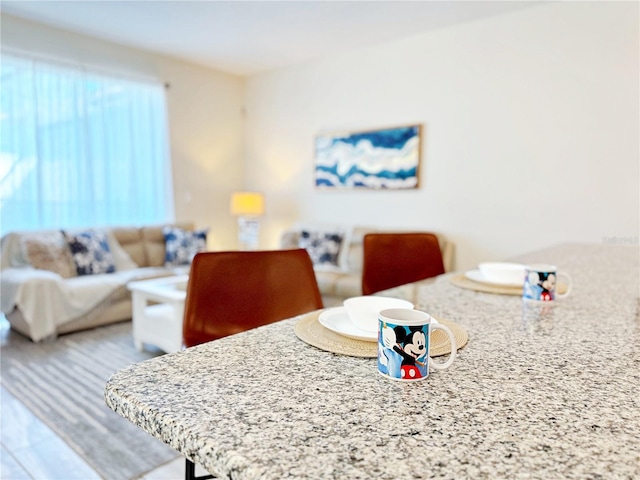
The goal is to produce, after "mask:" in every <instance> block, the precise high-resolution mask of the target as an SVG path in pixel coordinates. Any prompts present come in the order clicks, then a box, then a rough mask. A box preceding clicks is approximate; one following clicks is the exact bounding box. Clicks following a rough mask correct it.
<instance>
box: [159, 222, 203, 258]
mask: <svg viewBox="0 0 640 480" xmlns="http://www.w3.org/2000/svg"><path fill="white" fill-rule="evenodd" d="M208 232H209V229H208V228H207V229H203V230H193V231H191V230H183V229H181V228H176V227H164V228H163V229H162V233H163V234H164V242H165V250H166V254H165V259H164V265H165V267H177V266H179V265H189V264H190V263H191V260H193V257H195V256H196V253H199V252H204V251H205V250H206V248H207V233H208Z"/></svg>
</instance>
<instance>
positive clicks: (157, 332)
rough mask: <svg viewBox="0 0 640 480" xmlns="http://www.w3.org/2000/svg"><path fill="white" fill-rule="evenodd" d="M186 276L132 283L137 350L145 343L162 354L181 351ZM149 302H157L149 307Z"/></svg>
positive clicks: (187, 277)
mask: <svg viewBox="0 0 640 480" xmlns="http://www.w3.org/2000/svg"><path fill="white" fill-rule="evenodd" d="M188 280H189V276H188V275H176V276H171V277H162V278H153V279H150V280H140V281H137V282H131V283H129V285H127V288H128V289H129V290H131V302H132V321H133V342H134V344H135V346H136V348H137V349H138V350H139V351H142V350H143V349H144V344H145V343H146V344H150V345H154V346H156V347H158V348H160V349H161V350H163V351H164V352H167V353H173V352H177V351H180V350H182V317H183V315H184V300H185V298H186V296H187V292H186V288H187V282H188ZM149 302H157V303H155V304H152V305H149Z"/></svg>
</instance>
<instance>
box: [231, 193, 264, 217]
mask: <svg viewBox="0 0 640 480" xmlns="http://www.w3.org/2000/svg"><path fill="white" fill-rule="evenodd" d="M263 213H264V196H263V195H262V194H261V193H256V192H234V193H233V194H232V195H231V215H237V216H247V217H259V216H260V215H262V214H263Z"/></svg>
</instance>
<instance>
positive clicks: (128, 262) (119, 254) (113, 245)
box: [106, 230, 138, 272]
mask: <svg viewBox="0 0 640 480" xmlns="http://www.w3.org/2000/svg"><path fill="white" fill-rule="evenodd" d="M106 234H107V242H109V250H111V253H112V255H113V261H114V263H115V265H116V271H117V272H119V271H122V270H133V269H134V268H138V264H137V263H136V262H134V261H133V259H132V258H131V256H130V255H129V254H128V253H127V251H126V250H125V249H124V248H122V246H121V245H120V243H118V240H117V239H116V237H115V235H114V234H113V232H112V231H111V230H107V231H106Z"/></svg>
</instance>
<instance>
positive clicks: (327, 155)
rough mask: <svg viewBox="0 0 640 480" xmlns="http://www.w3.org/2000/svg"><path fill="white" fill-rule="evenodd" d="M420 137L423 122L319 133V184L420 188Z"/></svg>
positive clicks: (317, 153)
mask: <svg viewBox="0 0 640 480" xmlns="http://www.w3.org/2000/svg"><path fill="white" fill-rule="evenodd" d="M421 136H422V128H421V125H409V126H404V127H393V128H384V129H378V130H365V131H359V132H337V133H326V134H320V135H317V136H316V138H315V184H316V187H318V188H327V189H332V188H347V189H348V188H354V189H356V188H363V189H393V190H397V189H410V188H417V187H418V179H419V177H418V170H419V167H420V156H421V150H422V147H421V142H422V139H421Z"/></svg>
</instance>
